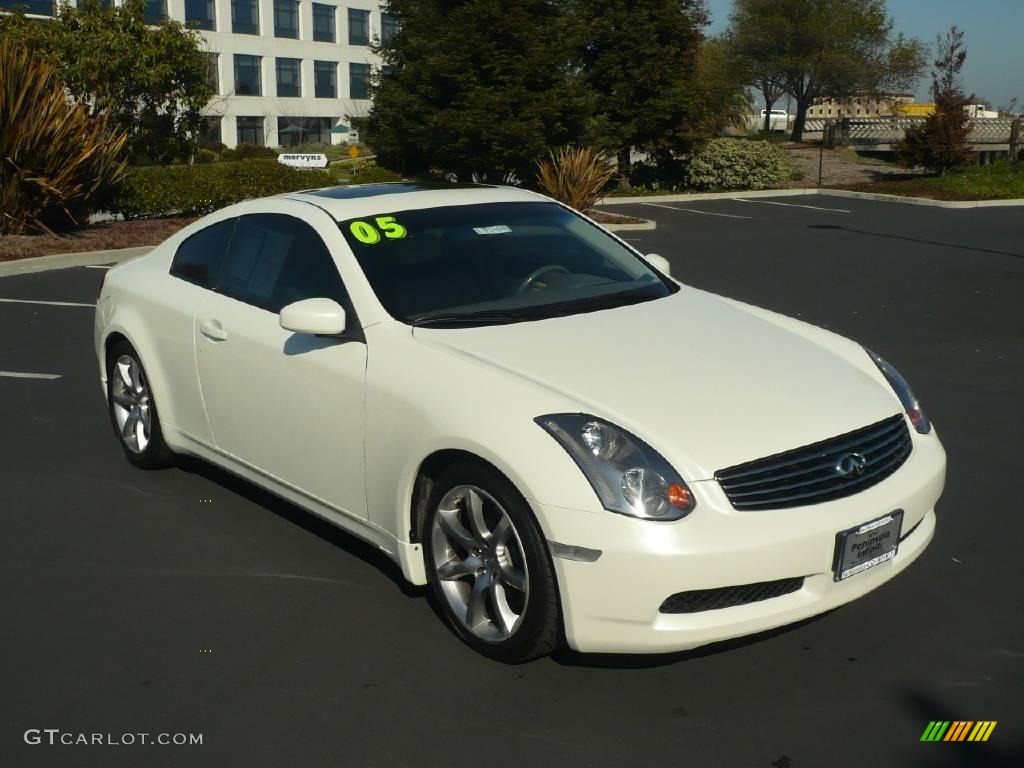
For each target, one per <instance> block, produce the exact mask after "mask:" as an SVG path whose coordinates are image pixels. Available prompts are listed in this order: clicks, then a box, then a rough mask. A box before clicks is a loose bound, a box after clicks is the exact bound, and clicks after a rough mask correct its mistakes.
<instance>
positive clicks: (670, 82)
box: [567, 0, 720, 176]
mask: <svg viewBox="0 0 1024 768" xmlns="http://www.w3.org/2000/svg"><path fill="white" fill-rule="evenodd" d="M567 8H568V14H569V16H570V17H571V18H572V19H573V21H574V24H575V31H576V36H577V40H576V50H577V62H576V64H577V66H578V68H579V71H580V73H581V76H582V78H583V81H584V82H585V83H586V85H587V87H588V88H589V89H590V91H591V92H592V93H594V94H596V114H595V121H594V122H593V123H592V124H591V135H592V137H593V140H594V143H595V144H596V145H597V146H598V147H600V148H601V149H603V150H606V151H609V152H612V153H614V154H615V156H616V157H617V158H618V163H619V170H620V174H622V175H623V176H625V175H626V174H627V173H628V171H629V167H630V152H631V150H632V149H634V148H636V149H640V150H643V151H646V152H647V153H649V154H650V155H652V156H653V158H654V159H655V162H656V163H657V164H658V165H659V166H661V168H662V170H667V169H668V168H669V167H671V166H673V165H674V164H675V163H676V162H677V161H678V158H679V156H680V155H683V154H685V153H687V152H690V151H691V150H692V149H693V148H694V147H695V146H697V145H699V144H700V143H701V142H702V141H703V140H704V139H706V138H707V137H708V136H709V135H710V133H709V124H711V123H713V122H714V120H715V117H714V111H715V109H716V106H717V105H712V104H709V103H708V102H707V101H705V100H704V96H705V89H703V88H695V87H694V86H695V83H696V82H697V80H696V78H697V75H698V67H699V63H700V54H701V50H702V43H703V41H704V33H703V30H704V27H705V26H706V25H707V23H708V14H707V9H706V8H705V6H704V0H633V2H628V3H624V2H622V0H576V1H575V2H572V1H570V2H569V3H568V5H567ZM712 56H714V53H712ZM709 63H712V64H714V63H717V60H716V61H715V62H709ZM705 72H708V70H705ZM717 74H720V71H719V72H718V73H716V76H717ZM712 90H713V89H712Z"/></svg>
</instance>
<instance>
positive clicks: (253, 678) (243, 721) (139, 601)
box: [0, 196, 1024, 768]
mask: <svg viewBox="0 0 1024 768" xmlns="http://www.w3.org/2000/svg"><path fill="white" fill-rule="evenodd" d="M609 210H614V211H615V212H618V213H627V214H631V215H637V216H642V217H644V218H651V219H655V220H656V221H657V224H658V227H657V229H656V230H653V231H638V232H624V233H622V234H623V235H624V236H625V237H626V238H627V239H628V240H629V241H630V242H631V243H632V244H633V245H635V246H636V247H638V248H640V249H641V250H643V251H645V252H656V253H660V254H662V255H664V256H666V257H667V258H668V259H669V260H670V261H671V263H672V267H673V274H674V276H675V277H677V278H678V279H680V280H682V281H684V282H687V283H689V284H691V285H694V286H697V287H700V288H704V289H707V290H710V291H713V292H716V293H721V294H725V295H728V296H730V297H733V298H736V299H739V300H742V301H746V302H750V303H753V304H757V305H759V306H763V307H766V308H769V309H772V310H775V311H778V312H782V313H785V314H788V315H792V316H795V317H798V318H801V319H803V320H806V321H807V322H810V323H814V324H816V325H821V326H824V327H826V328H829V329H831V330H834V331H836V332H838V333H840V334H843V335H846V336H850V337H852V338H854V339H856V340H858V341H860V342H862V343H863V344H864V345H865V346H868V347H870V348H872V349H874V350H876V351H877V352H879V353H881V354H882V355H883V356H885V357H887V358H888V359H889V360H891V361H892V362H894V363H895V364H896V365H897V366H898V367H899V368H900V369H901V371H902V372H903V373H904V374H905V375H906V377H907V378H908V379H909V381H910V382H911V383H912V384H913V385H914V388H915V390H916V393H917V395H918V396H919V397H920V399H921V400H922V402H923V403H924V406H925V408H926V409H927V411H928V414H929V415H930V416H931V418H932V419H933V421H934V422H935V424H936V426H937V429H938V432H939V434H940V436H941V437H942V440H943V442H944V443H945V446H946V450H947V452H948V456H949V477H948V482H947V487H946V492H945V495H944V496H943V498H942V500H941V501H940V504H939V508H938V530H937V533H936V538H935V540H934V542H933V543H932V545H931V546H930V547H929V549H928V550H927V551H926V552H925V553H924V555H922V557H921V558H920V559H919V560H918V561H917V562H916V563H915V564H914V565H913V566H911V567H910V568H909V569H908V570H907V571H906V572H905V573H904V574H902V575H901V576H900V577H898V578H896V579H894V580H893V581H892V582H890V583H888V584H886V585H885V586H884V587H882V588H881V589H879V590H877V591H876V592H874V593H872V594H870V595H868V596H867V597H865V598H863V599H861V600H859V601H856V602H854V603H852V604H850V605H847V606H845V607H843V608H841V609H839V610H836V611H834V612H832V613H830V614H827V615H825V616H823V617H819V618H817V619H815V620H812V621H809V622H805V623H803V624H801V625H798V626H794V627H788V628H785V629H783V630H779V631H775V632H772V633H768V634H766V635H761V636H758V637H755V638H751V639H747V640H743V641H736V642H732V643H728V644H723V645H720V646H715V647H710V648H705V649H699V650H697V651H694V652H690V653H685V654H676V655H670V656H653V657H644V656H625V657H617V656H581V655H578V654H573V653H568V652H561V653H559V654H558V655H556V656H555V657H554V658H550V659H542V660H540V661H537V662H534V663H531V664H527V665H523V666H519V667H507V666H501V665H499V664H496V663H494V662H491V661H488V660H486V659H484V658H482V657H479V656H476V655H475V654H474V653H473V652H471V651H470V650H469V649H468V648H466V647H464V646H463V645H462V644H461V643H460V642H459V641H458V640H457V639H456V638H455V637H454V635H453V634H452V633H451V632H450V631H449V630H448V629H447V628H446V627H445V626H444V625H443V624H442V622H441V621H440V620H439V618H438V616H437V615H435V612H434V610H433V608H432V607H431V605H430V603H429V602H428V601H427V600H426V599H424V595H423V592H422V591H421V590H419V589H416V588H412V587H409V586H407V585H405V584H404V582H403V580H402V578H401V574H400V572H399V571H398V569H397V567H396V566H394V565H392V564H391V563H390V561H389V560H387V559H386V558H385V557H384V556H382V555H379V554H378V553H377V552H376V551H375V550H374V549H373V548H372V547H370V546H367V545H364V544H362V543H360V542H358V541H356V540H355V539H353V538H351V537H349V536H347V535H345V534H343V533H341V532H338V531H335V530H334V529H332V528H331V527H329V526H328V525H326V524H324V523H321V522H320V521H318V520H317V519H315V518H313V517H312V516H310V515H308V514H306V513H304V512H302V511H301V510H298V509H296V508H294V507H292V506H291V505H289V504H287V503H284V502H282V501H280V500H277V499H275V498H273V497H271V496H269V495H268V494H266V493H264V492H262V491H260V490H258V489H256V488H255V487H253V486H251V485H249V484H247V483H245V482H242V481H240V480H236V479H234V478H233V477H231V476H229V475H227V474H225V473H223V472H221V471H219V470H216V469H213V468H210V467H207V466H204V465H201V464H198V463H196V462H191V461H184V462H182V465H181V466H180V467H179V468H176V469H172V470H167V471H163V472H148V473H147V472H141V471H139V470H136V469H133V468H132V467H131V466H130V465H129V464H128V463H127V462H126V461H125V460H124V458H123V456H122V454H121V449H120V447H119V445H118V443H117V441H116V439H115V437H114V436H113V434H112V433H111V430H110V426H109V422H108V420H107V415H106V411H105V406H104V402H103V396H102V394H101V392H100V388H99V382H98V374H97V370H96V363H95V360H94V357H93V351H92V320H93V313H92V309H91V304H92V303H93V302H95V299H96V295H97V292H98V288H99V285H100V281H101V279H102V276H103V270H102V269H99V268H73V269H66V270H60V271H52V272H45V273H40V274H34V275H23V276H15V277H7V278H0V435H2V440H0V516H2V522H3V529H2V531H3V533H2V535H0V590H2V591H0V594H2V596H3V598H2V599H3V614H2V616H3V620H2V621H0V642H2V644H3V648H4V653H3V662H2V664H3V676H2V679H0V684H2V687H3V695H2V697H0V722H2V723H3V732H2V734H0V765H7V766H19V767H20V766H48V765H53V766H86V765H89V766H92V765H96V766H101V765H102V766H107V765H133V766H137V765H146V766H178V765H188V766H207V765H209V766H219V767H221V768H233V767H234V766H239V767H241V766H367V767H369V766H381V767H390V766H434V765H444V766H463V765H475V766H481V765H482V766H487V768H499V767H501V766H522V765H526V766H538V767H540V766H565V767H566V768H569V767H575V766H651V767H652V768H654V767H657V768H664V767H665V766H753V767H757V768H770V767H772V766H774V767H775V768H818V767H819V766H832V767H835V766H865V765H867V766H909V767H910V768H916V767H917V766H1011V765H1014V766H1019V765H1021V764H1022V761H1024V707H1022V705H1021V691H1022V689H1024V598H1022V597H1021V585H1022V580H1021V575H1020V570H1019V569H1020V564H1021V563H1022V562H1024V504H1022V503H1021V501H1020V497H1018V496H1017V495H1016V492H1014V491H1013V490H1012V483H1013V482H1015V481H1016V479H1017V478H1016V474H1017V473H1018V472H1020V471H1021V456H1022V455H1024V449H1022V448H1021V444H1022V435H1024V208H1013V207H1008V208H984V209H969V210H945V209H940V208H931V207H918V206H911V205H894V204H889V203H881V202H871V201H862V200H850V199H842V198H832V197H824V196H806V197H804V196H793V197H776V198H759V199H750V200H746V201H744V200H716V201H704V202H689V203H682V202H657V201H652V203H651V204H630V205H617V206H614V207H613V208H610V209H609ZM36 302H38V303H36ZM650 332H651V333H652V334H663V335H664V339H665V344H666V349H668V350H670V349H671V343H672V337H671V333H670V332H669V331H667V330H665V329H658V328H651V329H650ZM26 374H33V375H34V376H32V377H27V376H26ZM40 374H41V375H44V376H49V377H51V378H39V377H38V375H40ZM693 375H694V376H699V375H700V361H699V360H695V361H693ZM750 384H751V386H756V385H757V384H756V382H751V383H750ZM836 407H837V408H842V407H843V404H842V403H841V402H837V403H836ZM637 578H638V579H642V578H643V574H639V573H638V574H637ZM932 720H973V721H977V720H995V721H998V726H997V727H996V729H995V730H994V732H993V734H992V736H991V738H990V740H989V741H988V742H987V743H984V744H975V743H957V744H951V743H921V742H920V741H919V739H920V737H921V734H922V732H923V731H924V729H925V727H926V726H927V725H928V723H929V721H932ZM33 728H38V729H44V728H59V729H60V730H61V731H65V732H73V733H79V732H83V733H87V734H88V733H95V732H102V733H112V734H115V735H116V734H123V733H143V732H145V733H150V734H156V733H160V732H169V733H177V732H185V733H201V734H203V743H202V745H201V746H172V745H168V746H156V745H154V746H140V745H132V746H119V747H104V746H91V745H90V746H85V745H79V746H48V745H46V744H45V743H44V744H42V745H27V744H25V741H24V738H23V734H24V732H25V731H26V730H27V729H33Z"/></svg>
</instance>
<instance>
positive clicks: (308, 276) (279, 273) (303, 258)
mask: <svg viewBox="0 0 1024 768" xmlns="http://www.w3.org/2000/svg"><path fill="white" fill-rule="evenodd" d="M217 292H218V293H222V294H224V295H225V296H230V297H231V298H233V299H237V300H238V301H244V302H245V303H246V304H251V305H253V306H255V307H259V308H260V309H265V310H267V311H268V312H280V311H281V308H282V307H285V306H287V305H288V304H291V303H292V302H295V301H301V300H303V299H312V298H327V299H334V300H335V301H337V302H338V303H339V304H341V305H342V306H343V307H345V306H347V299H346V297H345V289H344V287H343V285H342V282H341V276H340V275H339V274H338V269H337V267H336V266H335V264H334V259H332V258H331V254H330V251H328V250H327V246H326V245H325V244H324V241H323V240H322V239H321V238H320V235H318V234H317V233H316V230H314V229H313V228H312V227H311V226H309V225H308V224H306V223H305V222H304V221H300V220H299V219H296V218H294V217H292V216H286V215H284V214H279V213H258V214H251V215H249V216H241V217H240V218H239V219H238V224H237V225H236V227H235V234H234V237H233V238H232V239H231V245H230V247H229V248H228V254H227V258H226V259H225V261H224V267H223V269H222V270H221V272H220V279H219V280H218V281H217Z"/></svg>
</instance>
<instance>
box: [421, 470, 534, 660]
mask: <svg viewBox="0 0 1024 768" xmlns="http://www.w3.org/2000/svg"><path fill="white" fill-rule="evenodd" d="M431 537H432V539H431V543H432V549H433V560H434V563H433V566H434V572H435V573H436V575H437V579H438V583H439V585H440V587H441V592H442V593H443V594H444V597H445V599H446V600H447V602H448V606H449V607H450V608H451V611H452V613H453V614H454V615H455V617H456V619H458V620H459V621H460V622H461V623H462V625H463V627H465V628H466V629H467V630H469V631H470V632H472V633H473V635H475V636H476V637H478V638H480V639H481V640H485V641H487V642H491V643H499V642H502V641H503V640H507V639H508V638H509V637H511V636H512V635H513V634H514V633H515V631H516V630H517V629H518V628H519V626H520V624H521V623H522V620H523V615H524V614H525V613H526V606H527V604H528V601H529V595H530V579H529V569H528V568H527V566H526V558H525V556H524V553H523V545H522V542H521V541H520V539H519V534H518V532H517V531H516V529H515V525H513V523H512V519H511V518H510V517H509V515H508V513H507V512H506V511H505V509H504V508H503V507H502V506H501V504H500V503H499V502H498V501H497V500H496V499H495V498H494V497H493V496H491V495H490V494H489V493H487V492H486V491H485V490H483V489H482V488H478V487H477V486H474V485H458V486H455V487H454V488H452V489H451V490H450V491H448V493H446V494H445V495H444V497H443V498H442V499H441V501H440V503H439V504H438V507H437V510H436V511H435V514H434V521H433V525H432V529H431Z"/></svg>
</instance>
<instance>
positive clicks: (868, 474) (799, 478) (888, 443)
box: [715, 416, 912, 509]
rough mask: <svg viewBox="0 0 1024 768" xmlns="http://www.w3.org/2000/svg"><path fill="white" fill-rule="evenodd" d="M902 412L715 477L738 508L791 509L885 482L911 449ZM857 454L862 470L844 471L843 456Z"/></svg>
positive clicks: (848, 494)
mask: <svg viewBox="0 0 1024 768" xmlns="http://www.w3.org/2000/svg"><path fill="white" fill-rule="evenodd" d="M911 446H912V443H911V440H910V430H908V429H907V423H906V420H905V419H904V418H903V416H893V417H892V418H889V419H886V420H885V421H880V422H878V423H877V424H872V425H871V426H870V427H864V428H863V429H858V430H856V431H855V432H848V433H847V434H845V435H839V437H833V438H831V439H829V440H823V441H822V442H820V443H814V444H813V445H808V446H805V447H803V448H797V449H795V450H792V451H786V452H785V453H777V454H775V455H774V456H769V457H767V458H764V459H758V460H757V461H751V462H748V463H746V464H738V465H736V466H735V467H729V468H728V469H720V470H718V471H717V472H716V473H715V479H716V480H717V481H718V482H719V484H720V485H721V486H722V490H724V491H725V495H726V496H727V497H728V498H729V502H730V503H731V504H732V505H733V507H735V508H736V509H786V508H788V507H802V506H805V505H807V504H820V503H822V502H825V501H832V500H833V499H841V498H843V497H844V496H851V495H853V494H855V493H858V492H860V491H863V490H864V489H865V488H870V487H871V486H872V485H875V484H877V483H880V482H882V481H883V480H884V479H885V478H887V477H888V476H889V475H891V474H892V473H893V472H895V471H896V470H897V469H899V468H900V466H901V465H902V464H903V462H904V461H906V460H907V457H908V456H909V455H910V450H911ZM850 454H857V455H859V456H861V457H863V459H864V465H863V468H862V469H863V471H861V472H860V473H859V474H857V473H856V472H850V473H849V474H846V475H843V474H841V473H840V471H839V470H838V469H837V464H839V461H840V459H843V458H844V457H847V456H849V455H850Z"/></svg>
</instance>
